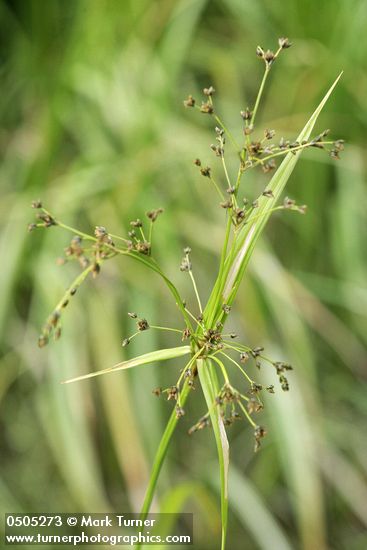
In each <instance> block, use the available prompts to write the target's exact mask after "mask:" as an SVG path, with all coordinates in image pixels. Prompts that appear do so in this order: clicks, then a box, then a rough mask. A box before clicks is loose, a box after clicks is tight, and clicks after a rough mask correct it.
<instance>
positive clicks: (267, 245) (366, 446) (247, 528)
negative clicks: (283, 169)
mask: <svg viewBox="0 0 367 550" xmlns="http://www.w3.org/2000/svg"><path fill="white" fill-rule="evenodd" d="M0 18H1V38H0V40H1V54H0V55H1V94H0V111H1V131H0V132H1V133H0V144H1V149H2V162H1V168H0V178H1V202H0V208H1V222H0V223H1V244H0V246H1V260H2V266H1V272H0V277H1V294H0V325H1V337H2V340H1V352H2V356H1V364H0V418H1V420H0V422H1V433H2V436H1V441H0V446H1V447H0V454H1V471H0V502H1V509H2V510H3V511H45V510H48V511H77V510H80V511H88V512H97V511H108V510H116V511H117V512H121V511H125V512H127V511H129V510H130V511H138V510H139V506H140V503H141V500H142V496H143V494H144V490H145V487H146V483H147V478H148V475H149V465H150V464H151V462H152V459H153V457H154V453H155V450H156V448H157V445H158V442H159V439H160V436H161V434H162V432H163V429H164V426H165V422H166V420H167V418H168V415H169V413H170V411H171V404H170V403H167V402H165V401H164V400H162V401H161V400H157V399H156V398H155V397H154V396H152V394H151V390H152V388H154V387H155V386H157V385H162V386H167V385H170V384H173V383H174V382H175V380H176V379H177V373H178V371H179V369H180V368H181V367H182V364H183V362H182V361H180V360H178V361H171V362H167V363H162V364H161V365H154V366H149V367H140V368H138V369H136V370H133V371H131V372H126V373H119V374H114V375H110V376H106V377H101V378H98V379H95V380H91V381H86V382H83V383H78V384H75V385H70V386H62V385H60V383H59V382H60V380H63V379H65V378H67V377H70V376H76V375H78V374H82V373H86V372H89V371H92V370H97V369H101V368H104V367H108V366H111V365H113V364H114V363H116V362H118V361H121V360H122V359H124V358H128V357H130V356H133V355H135V354H140V353H143V352H145V351H150V350H153V349H155V348H156V347H168V346H170V345H179V343H178V341H177V339H176V338H172V337H171V336H168V337H166V336H164V335H162V334H156V333H154V332H152V331H150V332H147V333H146V334H143V335H141V336H140V338H139V339H137V340H135V341H134V342H133V343H132V344H131V345H130V346H129V347H128V348H127V349H126V348H125V349H122V348H121V340H122V338H123V337H125V336H127V335H128V334H130V333H131V332H132V329H133V324H132V321H131V320H129V319H128V317H127V315H126V312H127V311H137V312H138V313H139V314H141V315H142V316H146V317H147V318H148V319H149V320H151V322H154V323H155V324H163V325H172V326H178V327H180V326H181V322H180V318H179V314H178V312H177V308H176V307H175V305H174V303H173V300H172V299H171V297H170V296H169V295H168V294H167V292H166V289H165V288H164V286H163V285H162V283H161V281H160V280H159V279H158V278H156V277H155V276H154V275H151V273H149V272H147V271H146V270H144V268H143V267H141V266H140V265H136V264H135V263H134V262H131V261H130V260H129V259H123V258H121V259H116V261H113V262H112V261H111V262H108V264H106V266H105V267H104V269H103V271H102V274H101V276H100V277H99V278H98V279H96V280H95V281H92V280H88V281H87V282H86V283H85V284H84V285H83V287H82V288H81V289H80V292H78V296H77V299H75V301H74V302H73V304H72V307H70V310H68V311H67V312H65V319H64V328H63V337H62V338H61V340H60V341H59V342H56V343H51V344H50V345H49V346H48V347H47V348H45V349H41V350H40V349H38V347H37V337H38V334H39V331H40V327H41V326H42V324H43V322H44V320H45V318H46V317H47V315H48V314H49V313H50V312H51V311H52V309H53V307H54V306H55V304H56V302H57V301H58V299H59V298H60V297H61V296H62V294H63V291H64V289H65V288H66V287H67V285H68V284H69V283H70V281H71V280H72V279H73V277H74V276H75V275H76V273H77V270H78V268H77V266H75V265H70V266H69V265H67V266H63V267H60V266H57V265H56V263H55V259H56V258H57V257H58V256H59V255H60V254H62V250H63V248H64V247H65V246H66V245H67V243H68V242H69V240H70V236H69V235H68V234H66V233H64V232H63V231H62V230H57V229H53V228H51V229H50V230H47V231H39V232H34V233H32V234H31V235H30V234H28V233H27V231H26V225H27V223H28V222H29V221H33V214H34V212H33V211H32V210H31V209H30V207H29V205H30V202H31V200H32V199H37V198H42V200H43V202H44V204H45V205H47V207H48V208H49V209H50V210H51V211H52V212H53V213H54V214H55V215H56V216H57V217H59V218H61V219H63V221H65V223H69V224H70V225H76V226H78V227H79V228H80V229H82V230H86V231H91V230H92V229H93V227H94V226H95V225H96V224H101V225H105V226H106V227H107V228H108V230H109V231H111V232H112V233H122V234H123V233H125V234H126V231H125V229H126V228H127V227H128V223H129V220H131V219H134V218H136V217H137V216H140V217H142V216H144V212H145V211H146V210H148V209H151V208H155V207H158V206H162V207H164V209H165V213H164V215H163V216H162V217H161V218H160V219H159V221H158V222H157V225H156V227H155V230H156V231H155V239H156V249H157V256H158V259H159V261H160V263H161V264H162V265H163V266H164V268H165V269H166V270H167V272H168V273H169V274H170V276H171V277H172V278H173V279H174V280H175V282H176V283H177V285H178V287H179V288H180V289H181V290H182V294H183V295H184V296H185V297H186V298H187V299H188V301H189V302H190V301H191V303H193V296H192V290H191V288H190V285H189V281H188V280H187V277H186V276H185V274H182V273H181V272H180V271H179V269H178V267H179V263H180V259H181V256H182V248H183V247H184V246H186V245H190V246H191V247H192V249H193V254H192V257H193V263H194V269H195V273H196V276H197V280H198V285H199V288H200V290H201V293H202V296H203V298H204V299H205V298H206V297H207V295H208V294H207V293H208V289H209V288H210V285H211V284H212V282H213V280H214V278H215V274H216V266H217V263H218V251H219V247H220V245H221V242H222V231H223V216H224V212H223V211H222V210H221V209H218V205H217V199H216V197H215V196H214V195H213V193H212V190H211V189H210V187H209V185H208V182H207V181H206V180H205V179H204V178H201V177H200V176H199V175H198V174H197V169H196V168H195V167H194V166H193V163H192V160H193V159H194V158H195V157H197V156H199V157H200V158H202V160H203V162H204V163H207V162H210V164H211V165H212V166H213V170H214V169H215V167H216V159H215V158H214V157H213V153H212V152H211V151H210V149H209V144H210V143H212V142H213V141H214V137H213V131H212V124H211V121H210V120H208V118H209V117H204V116H202V115H200V114H198V113H196V112H193V111H187V110H185V109H184V108H183V105H182V99H183V98H184V97H186V96H187V94H188V93H192V94H193V95H194V96H195V97H198V98H200V90H201V88H203V86H207V85H210V84H212V85H213V86H214V87H215V88H216V90H217V94H216V97H215V101H216V104H217V106H218V110H219V111H220V113H221V115H222V118H223V119H224V120H225V121H226V123H227V124H228V125H229V126H230V127H231V128H233V129H234V132H235V134H236V136H238V139H241V119H240V117H239V111H240V110H241V109H244V108H245V107H246V106H247V105H251V104H252V103H253V101H254V97H255V95H256V91H257V87H258V85H259V81H260V78H261V75H262V71H263V67H262V63H261V62H260V61H259V60H257V59H256V56H255V48H256V46H257V45H258V44H261V45H262V46H264V47H266V48H268V47H269V48H275V47H276V43H277V38H278V37H279V36H289V38H290V39H291V41H292V42H293V43H294V46H293V47H292V48H291V50H288V51H286V52H285V53H284V55H282V56H281V58H280V59H279V62H277V63H276V65H275V66H274V69H273V72H272V74H271V78H270V83H269V86H268V88H267V90H266V94H265V97H264V102H263V105H262V109H261V113H260V115H261V121H260V119H259V126H260V127H261V128H264V127H269V128H275V129H276V130H277V135H278V136H279V137H280V136H281V135H284V136H286V137H288V136H293V137H295V136H296V135H297V133H298V130H300V129H301V127H302V126H303V124H304V122H305V121H306V120H307V118H308V116H309V114H310V113H311V112H312V110H313V108H314V107H315V106H316V104H317V103H318V101H319V100H320V98H321V97H322V95H323V93H324V92H325V91H326V90H327V88H328V87H329V85H330V83H331V82H332V81H333V80H334V78H335V77H336V76H337V74H338V73H339V72H340V71H341V70H342V69H344V75H343V78H342V80H341V82H340V84H339V85H338V88H337V90H336V91H335V93H334V94H333V96H332V98H331V100H330V101H329V103H328V104H327V107H326V109H325V110H324V113H323V114H322V116H321V118H320V121H319V123H318V130H320V131H321V130H323V129H324V128H331V129H332V135H333V136H334V137H335V138H343V139H345V140H346V141H347V142H348V146H347V149H346V151H345V153H344V154H343V157H342V160H340V161H339V162H335V161H330V160H329V158H328V157H327V155H325V154H323V152H321V151H317V150H312V151H309V152H306V153H305V154H304V155H303V159H302V160H301V161H300V162H299V164H298V166H297V169H296V171H295V172H294V174H293V175H292V178H291V181H290V183H289V186H288V189H287V194H288V195H290V196H291V197H293V198H295V199H297V201H299V202H300V203H306V204H307V205H308V213H307V216H306V217H303V216H297V215H292V214H287V213H285V214H280V215H276V216H274V217H273V218H272V221H271V222H270V225H269V226H268V228H267V231H266V235H265V236H264V238H263V239H262V242H261V244H260V246H258V248H257V250H256V252H255V254H254V257H253V259H252V261H251V265H250V268H249V270H248V272H247V277H246V280H245V281H244V282H243V285H242V288H241V291H240V293H239V295H238V299H237V303H236V308H235V310H234V311H233V315H232V318H231V327H232V328H234V329H235V330H236V331H237V332H238V333H239V334H240V337H241V340H242V341H245V342H247V343H248V344H249V345H250V346H256V345H264V346H265V347H266V349H267V351H268V354H269V355H271V356H274V357H277V358H279V359H284V360H289V361H291V362H292V363H293V364H294V366H295V371H294V372H293V373H292V374H291V376H290V383H291V391H290V392H289V394H283V393H281V392H277V393H276V394H275V395H274V396H272V395H270V396H269V398H268V399H267V403H266V405H267V406H266V409H265V411H264V412H262V413H261V419H260V420H261V423H262V424H264V425H266V426H267V428H268V430H269V435H268V436H267V438H266V440H265V441H264V444H263V447H262V451H261V452H260V453H259V454H257V455H254V454H253V438H252V431H251V429H250V428H248V427H247V426H246V425H245V424H243V423H241V424H236V425H235V426H234V427H232V428H231V430H230V431H229V438H230V442H231V460H232V466H231V487H230V523H229V543H228V548H229V549H230V550H237V549H238V550H242V549H246V550H252V549H258V548H260V549H266V550H268V549H276V550H283V549H305V550H322V549H325V548H331V549H335V550H339V549H348V550H362V549H365V548H366V547H367V536H366V525H367V488H366V484H365V481H366V473H367V472H366V470H367V469H366V464H367V461H366V457H367V439H366V437H365V427H366V412H367V400H366V393H365V378H366V353H365V344H366V336H367V331H366V311H367V291H366V288H365V280H366V269H365V267H366V266H365V258H366V255H365V243H366V224H365V212H366V194H365V172H366V160H365V150H364V148H365V142H366V133H367V110H366V107H367V101H366V97H367V65H366V53H367V33H366V31H365V21H366V20H367V3H366V2H365V1H364V0H348V1H346V0H344V1H343V0H334V1H333V2H331V1H321V2H320V0H318V1H316V0H308V1H307V2H298V1H297V0H282V1H280V0H276V1H274V0H256V1H250V0H213V1H205V0H195V1H189V0H182V1H179V0H176V1H175V0H157V1H152V0H151V1H145V0H125V1H118V0H75V1H73V2H71V1H69V2H68V1H65V0H64V1H62V0H59V1H57V0H43V1H42V0H34V1H32V0H18V1H16V0H13V1H11V0H7V1H4V0H3V1H2V2H1V4H0ZM260 122H261V124H260ZM216 168H218V170H217V173H218V179H219V178H220V177H221V175H220V174H221V173H220V170H219V166H217V167H216ZM231 168H232V169H233V167H232V166H231ZM266 181H267V176H265V175H263V174H262V173H261V172H256V173H255V172H253V173H251V177H250V178H249V180H248V182H247V183H246V185H247V186H248V187H247V189H246V190H245V189H244V193H245V194H248V196H249V197H254V198H255V196H256V190H258V189H262V187H264V185H265V183H266ZM124 228H125V229H124ZM260 376H261V377H262V380H264V381H265V380H266V381H269V382H270V383H271V382H275V380H274V378H273V373H272V372H271V371H270V370H269V371H268V372H266V371H264V372H263V373H262V374H261V375H260ZM204 412H205V405H204V401H203V398H202V396H201V394H200V390H199V389H198V390H197V391H196V392H195V393H194V395H192V397H191V398H190V403H189V406H188V407H187V413H186V416H185V417H184V418H183V419H182V420H181V421H180V423H179V424H178V429H177V432H176V434H175V437H174V442H173V444H172V446H171V448H170V451H169V456H168V460H167V462H166V464H165V467H164V471H163V473H162V476H161V479H160V482H159V491H158V498H157V502H156V509H158V506H159V507H160V510H161V511H172V512H173V511H177V512H179V511H192V512H194V514H195V544H194V547H195V548H197V549H200V550H212V549H213V548H217V547H218V542H217V539H218V540H219V534H220V511H219V494H218V479H217V477H218V476H217V469H216V454H215V445H214V442H213V437H212V434H211V433H210V430H206V431H204V432H200V433H198V434H195V435H194V436H192V437H188V435H187V429H188V428H189V427H190V426H191V425H192V424H193V423H195V422H196V420H197V418H198V417H199V416H200V415H201V414H203V413H204Z"/></svg>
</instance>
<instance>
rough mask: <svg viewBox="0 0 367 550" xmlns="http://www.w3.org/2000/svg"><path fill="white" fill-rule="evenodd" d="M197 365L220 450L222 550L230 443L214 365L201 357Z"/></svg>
mask: <svg viewBox="0 0 367 550" xmlns="http://www.w3.org/2000/svg"><path fill="white" fill-rule="evenodd" d="M197 367H198V375H199V379H200V384H201V387H202V390H203V393H204V397H205V401H206V404H207V407H208V410H209V414H210V420H211V422H212V427H213V432H214V437H215V442H216V445H217V451H218V459H219V469H220V494H221V517H222V543H221V550H224V549H225V545H226V536H227V523H228V467H229V443H228V439H227V434H226V430H225V428H224V424H223V420H222V417H221V416H220V414H219V412H218V408H217V407H216V406H215V397H216V395H218V391H219V388H218V382H217V378H216V373H215V370H214V367H213V365H212V363H211V362H210V361H209V360H208V359H200V358H199V359H198V360H197ZM213 405H214V406H213Z"/></svg>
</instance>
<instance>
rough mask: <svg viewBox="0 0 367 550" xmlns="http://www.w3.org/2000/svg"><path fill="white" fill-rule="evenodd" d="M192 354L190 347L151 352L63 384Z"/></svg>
mask: <svg viewBox="0 0 367 550" xmlns="http://www.w3.org/2000/svg"><path fill="white" fill-rule="evenodd" d="M190 352H191V348H190V346H179V347H177V348H168V349H160V350H157V351H151V352H149V353H144V354H143V355H139V357H134V359H129V360H128V361H123V362H122V363H117V365H114V366H113V367H109V368H107V369H102V370H98V371H96V372H90V373H88V374H83V375H82V376H77V377H76V378H70V379H69V380H65V381H64V382H62V384H70V383H71V382H77V381H79V380H86V379H87V378H93V377H94V376H100V375H101V374H108V373H110V372H116V371H118V370H125V369H131V368H132V367H138V366H140V365H147V364H148V363H154V362H155V361H166V360H167V359H175V358H176V357H182V356H183V355H188V354H189V353H190Z"/></svg>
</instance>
